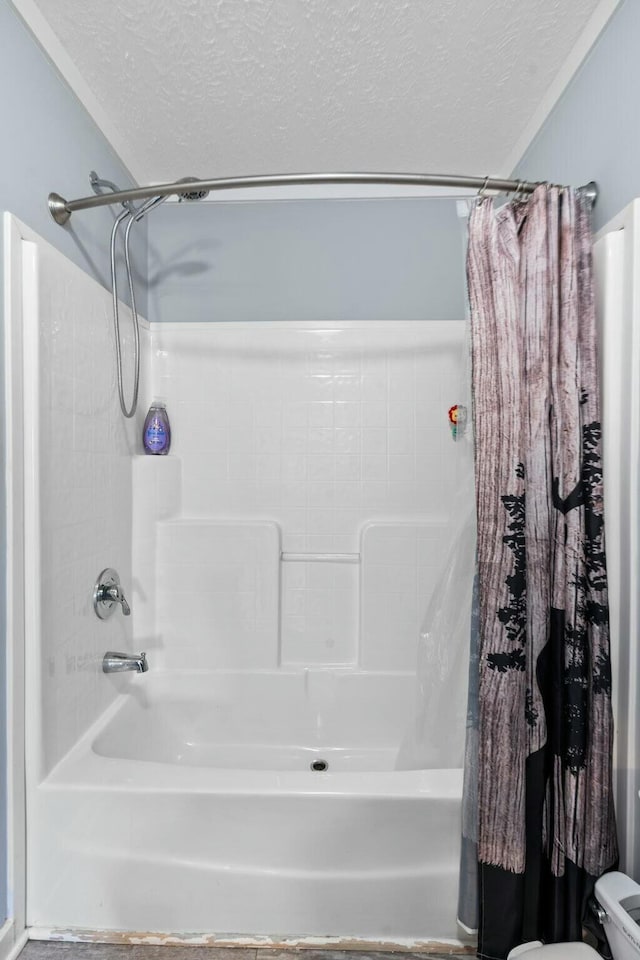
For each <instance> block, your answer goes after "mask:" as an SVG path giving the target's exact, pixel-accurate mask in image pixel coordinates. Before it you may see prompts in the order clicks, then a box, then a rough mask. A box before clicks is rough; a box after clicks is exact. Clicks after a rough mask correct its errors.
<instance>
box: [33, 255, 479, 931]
mask: <svg viewBox="0 0 640 960" xmlns="http://www.w3.org/2000/svg"><path fill="white" fill-rule="evenodd" d="M38 250H39V251H40V250H41V255H39V265H38V266H37V269H38V270H39V271H40V272H39V275H38V280H37V284H36V286H37V289H38V290H39V297H38V298H37V302H36V300H35V298H34V302H33V303H31V304H27V309H26V312H25V324H26V326H25V339H26V347H27V353H28V356H29V357H30V360H29V362H28V363H27V364H26V369H25V380H26V382H25V394H26V395H27V396H28V397H31V398H32V402H30V403H28V404H27V418H28V432H30V435H32V436H33V437H34V438H35V446H34V448H33V449H34V450H37V453H38V456H37V458H36V459H34V460H32V463H31V466H32V467H33V469H34V470H35V472H36V475H37V476H39V477H40V478H41V480H40V482H39V483H37V484H36V485H35V486H34V487H32V488H30V489H28V490H27V500H28V501H29V498H31V500H30V501H29V502H28V504H27V511H28V512H29V511H30V515H31V516H32V517H34V518H39V519H38V524H39V528H38V536H37V537H35V538H34V540H33V542H31V541H30V542H29V550H28V552H29V557H30V560H29V562H30V563H31V564H32V569H33V570H34V575H35V576H37V582H38V583H39V584H40V590H39V594H38V598H37V599H38V603H37V604H35V605H34V611H33V616H31V617H30V621H29V625H28V636H27V640H28V643H27V657H28V675H29V676H37V677H40V678H41V681H40V687H41V689H43V690H45V691H49V692H48V693H46V695H43V696H42V697H40V696H39V692H38V685H37V684H28V691H27V696H28V714H27V715H28V717H29V729H28V741H29V762H28V776H27V790H28V836H29V889H28V913H29V916H28V922H29V924H30V925H31V926H32V928H33V934H34V935H35V936H47V935H52V934H53V935H56V936H59V935H62V936H85V937H86V936H88V937H91V936H98V937H102V938H104V937H116V938H118V937H123V938H125V939H126V938H127V937H129V936H134V937H144V936H146V935H148V934H154V935H158V936H161V937H162V936H163V935H167V934H172V935H177V936H179V937H181V938H186V939H188V938H189V937H195V938H196V939H201V940H202V939H206V938H207V937H208V936H212V935H215V936H216V937H217V938H218V939H224V938H225V937H227V938H230V939H233V938H234V937H235V938H238V937H240V938H249V939H251V938H253V939H254V940H255V939H256V938H257V939H260V938H262V939H272V940H275V941H280V940H282V939H286V938H304V937H337V938H348V939H362V940H365V941H378V942H379V941H386V942H393V943H402V944H406V943H413V944H415V943H420V942H422V941H427V940H443V939H445V940H446V939H448V940H455V939H456V936H457V930H456V924H455V915H454V910H455V907H454V904H455V899H456V890H457V866H458V853H459V839H458V831H459V822H460V797H461V772H460V769H459V767H460V765H461V757H462V747H463V731H462V730H461V729H453V728H452V729H447V730H441V729H438V730H434V731H433V737H434V742H435V743H437V744H438V745H439V761H438V763H437V764H435V766H437V769H432V770H410V771H396V770H395V769H394V766H395V758H396V754H397V750H398V746H399V744H400V741H401V739H402V736H403V733H404V732H405V730H406V729H407V725H408V723H409V722H410V718H411V716H412V703H413V700H414V697H415V686H416V680H415V657H416V647H417V636H418V632H419V627H420V622H421V619H422V616H423V614H424V611H425V607H426V603H427V600H428V596H429V593H430V591H431V590H432V588H433V584H434V582H435V578H436V575H437V573H438V569H439V566H440V564H441V563H442V559H443V554H444V548H445V544H444V537H445V535H446V521H447V518H448V513H449V502H448V497H449V494H450V490H451V488H452V486H453V485H454V481H455V457H454V453H455V445H454V444H453V443H452V441H451V439H450V435H449V431H448V426H447V409H448V407H449V406H451V404H453V403H455V402H456V401H458V399H459V396H458V392H457V390H458V375H459V362H460V354H461V350H460V344H461V336H462V325H461V324H460V323H456V322H447V323H444V322H440V323H439V322H415V323H405V322H400V323H382V322H376V323H366V322H360V323H342V324H337V323H333V324H313V323H303V324H296V323H264V324H241V323H211V324H208V323H203V324H197V325H169V324H158V325H152V326H151V327H149V326H148V325H145V329H144V336H143V347H144V369H145V371H146V388H145V390H146V392H145V396H144V397H143V409H142V410H141V411H140V416H141V418H143V417H144V412H145V409H144V406H145V405H146V404H148V402H149V401H150V399H151V397H152V396H157V397H161V398H162V399H164V400H166V402H167V405H168V410H169V415H170V417H171V421H172V428H173V446H172V450H171V453H170V455H169V456H167V457H145V456H142V455H138V454H136V452H135V449H134V446H133V443H132V440H131V436H130V435H128V434H127V433H126V431H124V428H123V426H122V424H121V421H120V420H119V418H118V414H117V397H116V393H115V389H114V386H115V376H114V371H113V356H112V352H111V350H110V349H109V348H105V349H104V350H102V349H101V350H100V351H97V350H95V349H94V350H92V349H91V345H92V344H93V343H94V342H98V338H99V337H102V336H103V335H104V334H103V333H102V332H101V331H102V330H103V325H104V327H105V328H106V327H107V317H108V297H107V295H106V294H105V292H104V291H103V290H102V289H101V288H100V287H99V286H98V285H97V284H94V283H93V281H90V280H89V279H88V278H86V277H85V276H84V275H83V274H81V272H80V271H79V270H78V269H77V268H76V267H73V266H72V265H71V264H69V263H68V262H67V261H65V259H64V258H63V257H61V256H60V255H59V254H57V253H55V252H54V251H51V248H49V247H48V246H47V245H46V244H42V245H40V243H38ZM49 262H50V264H51V266H50V269H49V268H48V267H47V264H48V263H49ZM74 297H75V298H76V299H77V302H78V303H79V304H80V306H81V309H73V310H72V309H71V307H70V304H71V302H72V300H73V298H74ZM74 317H75V318H76V319H77V322H76V320H74V319H73V318H74ZM70 323H71V324H72V326H73V335H72V337H71V340H70V343H71V347H70V348H67V347H65V345H64V344H63V340H64V338H65V337H68V333H67V325H68V324H70ZM93 338H96V339H95V341H94V339H93ZM38 357H39V358H40V365H39V363H38ZM89 357H90V365H89V366H87V363H88V362H89ZM45 362H46V365H47V372H46V376H45V371H44V366H43V364H44V363H45ZM60 391H62V392H60ZM52 403H53V404H54V406H55V407H56V412H55V413H52V412H51V410H50V406H51V404H52ZM51 416H55V418H56V422H55V427H56V429H55V430H54V429H53V425H52V423H50V420H49V418H50V417H51ZM140 426H141V420H140V423H139V424H138V427H140ZM98 428H99V430H100V431H101V432H98V433H96V430H98ZM123 431H124V432H123ZM105 436H106V437H107V438H108V442H107V443H103V442H102V440H103V439H104V437H105ZM61 437H63V438H65V441H64V442H65V443H66V444H68V446H64V445H63V449H62V450H61V449H60V438H61ZM76 447H77V449H76ZM32 453H33V451H32ZM72 482H73V484H74V487H73V489H77V490H78V491H84V490H85V489H89V490H90V489H93V487H94V486H95V487H96V489H98V487H100V489H102V487H101V486H100V485H101V484H102V485H103V486H104V487H105V490H107V491H108V490H111V489H112V484H113V483H115V487H113V489H114V490H115V491H117V492H118V496H121V497H123V498H124V499H123V500H122V502H123V504H124V505H125V508H124V510H123V511H121V512H120V513H118V511H117V509H116V508H115V505H114V510H113V512H112V510H111V509H110V508H109V507H108V504H105V507H104V510H103V511H101V513H100V517H99V519H98V523H97V526H96V527H95V529H94V528H93V527H92V526H91V524H92V516H91V510H90V509H89V502H90V501H91V496H90V495H85V494H84V493H82V495H81V497H80V500H79V501H78V503H80V504H85V501H86V504H85V506H83V507H82V511H84V512H83V513H82V516H80V515H77V514H76V513H74V509H73V508H72V506H70V505H69V504H67V506H66V507H65V500H64V491H65V490H68V489H69V487H68V485H69V484H70V483H72ZM96 485H97V486H96ZM52 490H55V491H57V492H58V493H56V495H57V496H59V497H60V505H61V506H60V510H57V509H56V510H50V509H49V508H48V505H49V504H50V503H51V502H52V501H51V496H52V494H51V491H52ZM87 497H88V499H87ZM129 497H130V498H131V500H130V501H129ZM129 502H130V503H131V507H129V506H128V504H129ZM45 507H46V509H45ZM129 511H131V512H129ZM129 517H131V522H130V521H129ZM105 537H108V538H109V539H108V540H107V539H105ZM129 537H131V540H130V541H129ZM123 538H124V539H123ZM38 539H39V540H40V543H41V544H43V545H44V544H45V543H49V544H51V546H50V547H49V548H47V550H48V551H49V552H47V551H46V550H44V547H43V550H40V549H39V548H38ZM121 541H122V542H121ZM83 545H84V546H83ZM81 548H82V549H81ZM60 551H65V552H66V554H71V553H73V555H74V557H75V559H74V560H73V561H71V560H70V561H69V562H70V563H71V569H72V571H73V577H74V579H73V590H74V594H73V598H71V601H69V598H67V597H66V595H65V594H64V591H59V590H57V589H56V583H57V580H55V579H54V578H52V577H51V576H48V575H47V570H48V567H47V563H48V559H47V558H49V557H51V556H53V557H55V556H62V554H60ZM119 551H120V552H119ZM123 551H124V552H123ZM318 554H322V555H324V556H322V557H320V556H318ZM327 555H329V556H327ZM331 555H332V556H331ZM114 556H115V557H116V560H117V564H118V565H119V566H120V567H121V570H120V572H121V573H122V574H123V581H124V587H125V590H126V591H127V595H128V596H129V597H130V599H131V602H132V609H133V616H132V618H131V620H132V632H131V630H130V629H129V623H128V622H126V623H125V621H124V620H123V619H122V617H121V615H120V614H119V613H118V614H117V615H116V617H114V618H113V620H112V621H108V622H106V623H102V622H98V621H97V620H96V619H95V617H94V616H93V613H92V611H91V604H90V596H91V589H92V585H93V581H94V578H95V574H97V573H98V571H99V569H101V568H102V567H103V566H107V565H111V564H112V563H113V558H114ZM129 558H130V559H129ZM129 563H131V567H129ZM27 569H29V567H27ZM129 570H130V571H131V573H129ZM129 577H130V580H129ZM125 628H126V629H125ZM110 636H111V640H110V639H109V637H110ZM117 636H119V638H120V639H119V640H117V639H116V637H117ZM118 645H119V646H120V647H121V648H122V649H124V650H125V651H129V652H130V651H131V650H132V649H146V651H147V655H148V659H149V664H150V671H149V673H147V674H145V675H142V676H124V677H123V676H119V677H114V676H105V675H103V674H102V673H101V670H100V660H101V656H102V654H103V653H104V651H106V650H107V649H109V648H113V647H114V646H115V647H116V648H117V647H118ZM57 691H59V693H58V692H57ZM314 761H323V762H324V763H325V764H328V769H327V770H325V771H322V772H314V771H312V770H311V769H310V767H311V764H312V763H313V762H314ZM134 931H136V932H134ZM141 931H144V932H143V933H141Z"/></svg>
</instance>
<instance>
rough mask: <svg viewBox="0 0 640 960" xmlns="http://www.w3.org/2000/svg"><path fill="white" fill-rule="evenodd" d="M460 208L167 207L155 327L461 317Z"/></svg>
mask: <svg viewBox="0 0 640 960" xmlns="http://www.w3.org/2000/svg"><path fill="white" fill-rule="evenodd" d="M465 229H466V228H465V222H464V221H462V220H460V219H459V218H458V215H457V211H456V204H455V201H453V200H443V199H403V198H399V199H381V200H288V201H282V200H280V201H278V200H276V201H253V202H252V201H243V202H234V201H229V202H217V201H216V202H210V203H207V202H201V203H197V202H194V203H180V204H178V203H167V204H165V205H164V206H162V207H160V208H159V209H158V210H157V211H156V212H154V213H153V214H151V215H150V217H149V224H148V230H149V277H148V282H149V319H150V320H158V321H174V322H175V321H205V320H256V321H259V320H320V321H330V320H423V319H429V320H460V319H462V318H463V317H464V310H465V303H464V297H465V293H464V244H463V238H464V234H465Z"/></svg>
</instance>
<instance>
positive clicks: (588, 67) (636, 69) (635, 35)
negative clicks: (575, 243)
mask: <svg viewBox="0 0 640 960" xmlns="http://www.w3.org/2000/svg"><path fill="white" fill-rule="evenodd" d="M639 50H640V3H639V2H638V0H623V3H622V4H621V5H620V7H618V9H617V10H616V12H615V13H614V15H613V17H612V18H611V20H610V21H609V23H608V24H607V26H606V28H605V30H604V31H603V32H602V34H601V36H600V37H599V39H598V41H597V42H596V44H595V45H594V47H593V49H592V50H591V52H590V54H589V56H588V57H587V59H586V60H585V62H584V63H583V64H582V67H581V68H580V70H579V71H578V73H577V74H576V75H575V77H574V78H573V80H572V82H571V83H570V85H569V86H568V88H567V89H566V91H565V92H564V94H563V96H562V97H561V98H560V100H559V101H558V103H557V104H556V106H555V108H554V110H553V111H552V112H551V114H550V116H549V117H548V119H547V120H546V122H545V124H544V125H543V127H542V129H541V130H540V132H539V133H538V135H537V136H536V138H535V140H534V141H533V143H532V144H531V146H530V147H529V149H528V150H527V152H526V153H525V155H524V157H523V158H522V160H521V161H520V163H519V164H518V166H517V169H516V176H517V177H518V178H524V179H531V180H552V181H554V182H556V183H568V184H572V185H575V186H577V185H579V184H581V183H586V182H587V181H588V180H596V181H597V183H598V186H599V188H600V195H599V197H598V202H597V204H596V207H595V211H594V226H595V228H596V229H599V228H600V227H601V226H603V225H604V224H605V223H607V222H608V221H609V220H610V219H611V217H612V216H614V214H616V213H617V212H618V211H619V210H621V209H622V208H623V207H624V206H626V205H627V204H628V203H629V201H631V200H632V199H633V198H634V197H637V196H640V125H639V124H638V104H639V103H640V55H639Z"/></svg>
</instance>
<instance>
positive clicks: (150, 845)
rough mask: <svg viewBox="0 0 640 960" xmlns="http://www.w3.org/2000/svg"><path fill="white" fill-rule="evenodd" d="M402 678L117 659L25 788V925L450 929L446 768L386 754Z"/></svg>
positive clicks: (405, 679) (452, 782)
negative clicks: (121, 667) (93, 699)
mask: <svg viewBox="0 0 640 960" xmlns="http://www.w3.org/2000/svg"><path fill="white" fill-rule="evenodd" d="M414 684H415V678H414V677H411V676H410V675H409V674H386V675H381V674H364V673H353V672H346V671H345V672H339V671H331V670H312V671H302V672H297V673H295V672H292V673H287V672H283V671H278V672H277V673H276V672H263V673H210V674H206V673H202V672H198V673H197V674H188V673H183V674H175V673H172V674H164V675H163V674H154V673H153V672H150V673H148V674H145V675H144V676H140V677H131V679H130V680H129V681H127V684H126V690H127V692H126V693H123V694H122V695H121V696H119V698H118V699H117V700H116V702H115V703H114V704H113V705H112V707H110V708H109V710H108V711H107V713H106V714H105V715H103V717H102V718H101V720H100V722H99V723H98V724H96V725H95V726H94V727H93V728H92V729H91V730H90V731H89V732H88V733H87V735H86V736H85V737H84V738H83V739H82V740H81V741H80V742H79V743H78V744H77V745H76V746H75V747H74V748H73V749H72V750H71V751H70V753H69V754H67V756H66V757H65V758H64V759H63V760H62V761H61V763H59V764H58V766H57V767H56V768H55V769H54V770H53V772H52V773H51V774H50V775H49V776H48V777H47V778H46V779H45V780H44V781H43V782H42V783H41V784H39V785H38V786H37V788H36V789H35V790H33V791H31V804H30V807H31V808H30V811H29V817H30V825H31V827H32V830H31V833H30V838H31V840H32V842H31V844H30V851H29V856H30V870H29V875H30V886H29V891H28V905H29V907H28V909H29V924H30V925H32V926H35V927H37V928H40V929H43V930H49V931H51V930H52V929H56V930H60V929H61V928H73V929H75V930H78V929H86V930H110V931H129V932H134V933H135V934H136V935H137V936H141V935H144V934H147V933H165V934H166V933H176V934H180V935H185V934H189V933H206V934H213V933H215V934H217V935H233V934H241V935H245V936H248V937H259V936H265V937H270V938H273V939H274V940H282V939H284V938H291V937H305V936H309V937H338V938H349V939H363V940H369V941H385V942H392V943H402V944H406V943H415V942H421V941H427V940H429V941H432V940H455V939H456V937H457V929H456V923H455V905H456V898H457V869H458V857H459V830H460V804H461V790H462V775H461V771H460V770H459V769H439V770H423V771H402V772H397V771H394V769H393V765H394V760H395V756H396V753H397V748H398V744H399V741H400V738H401V736H402V733H403V731H404V729H405V726H406V723H407V717H408V713H409V708H410V704H411V702H412V698H413V691H414ZM436 735H438V736H441V738H442V739H443V756H451V755H452V754H453V753H455V752H456V751H452V750H451V745H449V744H447V743H446V742H445V740H444V737H443V731H440V732H439V733H438V734H436ZM318 759H320V760H324V761H326V762H327V763H328V770H327V771H326V772H312V771H311V769H310V764H311V762H312V761H314V760H318Z"/></svg>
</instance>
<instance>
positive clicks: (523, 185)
mask: <svg viewBox="0 0 640 960" xmlns="http://www.w3.org/2000/svg"><path fill="white" fill-rule="evenodd" d="M341 183H346V184H358V183H360V184H366V183H369V184H393V185H395V186H419V187H457V188H459V189H467V190H479V191H482V192H484V191H486V190H491V191H494V192H498V193H516V192H517V193H521V194H527V193H533V191H534V190H535V189H536V187H538V186H540V184H539V183H532V182H531V181H528V180H503V179H500V178H498V177H463V176H455V175H446V174H444V175H443V174H431V173H278V174H268V175H266V176H251V177H221V178H216V179H212V180H198V179H197V178H194V179H191V178H189V188H190V191H195V190H197V191H202V192H203V193H208V192H209V191H211V190H233V189H236V188H243V187H281V186H289V185H305V184H341ZM579 189H580V190H582V191H583V193H584V195H585V196H586V197H587V198H588V199H589V200H590V201H591V205H592V206H593V204H594V203H595V202H596V199H597V196H598V187H597V184H596V183H595V182H594V181H591V182H590V183H587V184H585V185H584V186H583V187H580V188H579ZM190 191H189V192H190ZM171 194H177V195H178V196H185V195H186V196H187V197H188V192H187V193H186V194H185V180H182V181H180V180H178V181H174V182H173V183H156V184H153V185H152V186H149V187H134V188H133V189H131V190H118V191H117V192H115V193H108V194H101V195H98V196H93V197H81V198H80V199H79V200H65V198H64V197H61V196H60V194H59V193H50V194H49V213H50V214H51V216H52V217H53V219H54V220H55V221H56V223H58V224H60V225H61V226H62V225H63V224H65V223H67V221H68V220H69V218H70V216H71V214H72V213H74V212H75V211H76V210H89V209H90V208H92V207H104V206H108V205H110V204H112V203H124V204H127V203H129V202H130V201H132V200H140V199H144V198H146V197H167V196H170V195H171Z"/></svg>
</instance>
